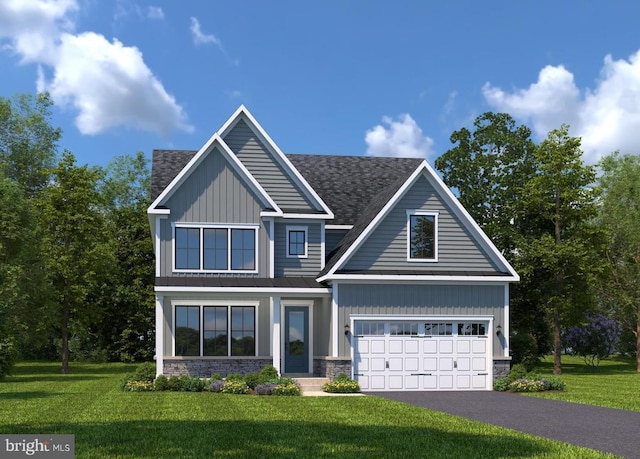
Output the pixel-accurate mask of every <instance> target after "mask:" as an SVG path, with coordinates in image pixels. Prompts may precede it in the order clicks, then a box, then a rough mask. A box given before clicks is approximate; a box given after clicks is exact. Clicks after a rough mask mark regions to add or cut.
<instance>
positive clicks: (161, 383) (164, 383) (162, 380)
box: [155, 375, 169, 391]
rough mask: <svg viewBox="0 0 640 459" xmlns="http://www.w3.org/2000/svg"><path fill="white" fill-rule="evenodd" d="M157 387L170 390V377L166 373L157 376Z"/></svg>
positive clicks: (158, 389)
mask: <svg viewBox="0 0 640 459" xmlns="http://www.w3.org/2000/svg"><path fill="white" fill-rule="evenodd" d="M155 388H156V390H157V391H165V390H169V379H168V378H167V377H166V376H165V375H160V376H158V377H157V378H156V381H155Z"/></svg>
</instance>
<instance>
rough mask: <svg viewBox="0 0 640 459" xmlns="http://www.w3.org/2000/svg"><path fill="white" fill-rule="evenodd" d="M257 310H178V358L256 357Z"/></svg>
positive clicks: (232, 307)
mask: <svg viewBox="0 0 640 459" xmlns="http://www.w3.org/2000/svg"><path fill="white" fill-rule="evenodd" d="M255 317H256V307H255V306H247V305H237V306H235V305H230V306H229V305H215V306H208V305H203V306H191V305H177V306H176V307H175V355H176V356H222V357H224V356H254V355H256V319H255Z"/></svg>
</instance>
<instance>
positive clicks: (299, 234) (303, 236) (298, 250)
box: [287, 226, 308, 258]
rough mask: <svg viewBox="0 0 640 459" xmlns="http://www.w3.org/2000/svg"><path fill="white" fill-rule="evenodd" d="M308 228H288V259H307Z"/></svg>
mask: <svg viewBox="0 0 640 459" xmlns="http://www.w3.org/2000/svg"><path fill="white" fill-rule="evenodd" d="M307 246H308V244H307V227H305V226H287V257H288V258H306V257H307Z"/></svg>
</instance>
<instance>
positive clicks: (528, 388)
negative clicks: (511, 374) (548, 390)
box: [509, 378, 544, 392]
mask: <svg viewBox="0 0 640 459" xmlns="http://www.w3.org/2000/svg"><path fill="white" fill-rule="evenodd" d="M509 390H510V391H513V392H542V391H543V390H544V383H543V382H542V381H538V380H535V379H527V378H522V379H516V380H515V381H512V382H511V383H510V384H509Z"/></svg>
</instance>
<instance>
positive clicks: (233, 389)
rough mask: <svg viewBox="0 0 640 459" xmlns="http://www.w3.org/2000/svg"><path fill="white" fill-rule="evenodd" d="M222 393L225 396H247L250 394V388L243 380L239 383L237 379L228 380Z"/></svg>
mask: <svg viewBox="0 0 640 459" xmlns="http://www.w3.org/2000/svg"><path fill="white" fill-rule="evenodd" d="M220 392H222V393H224V394H246V393H247V392H249V386H247V383H246V382H244V381H241V380H240V381H239V380H237V379H232V380H229V379H227V380H226V381H225V382H224V386H222V389H221V390H220Z"/></svg>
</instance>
